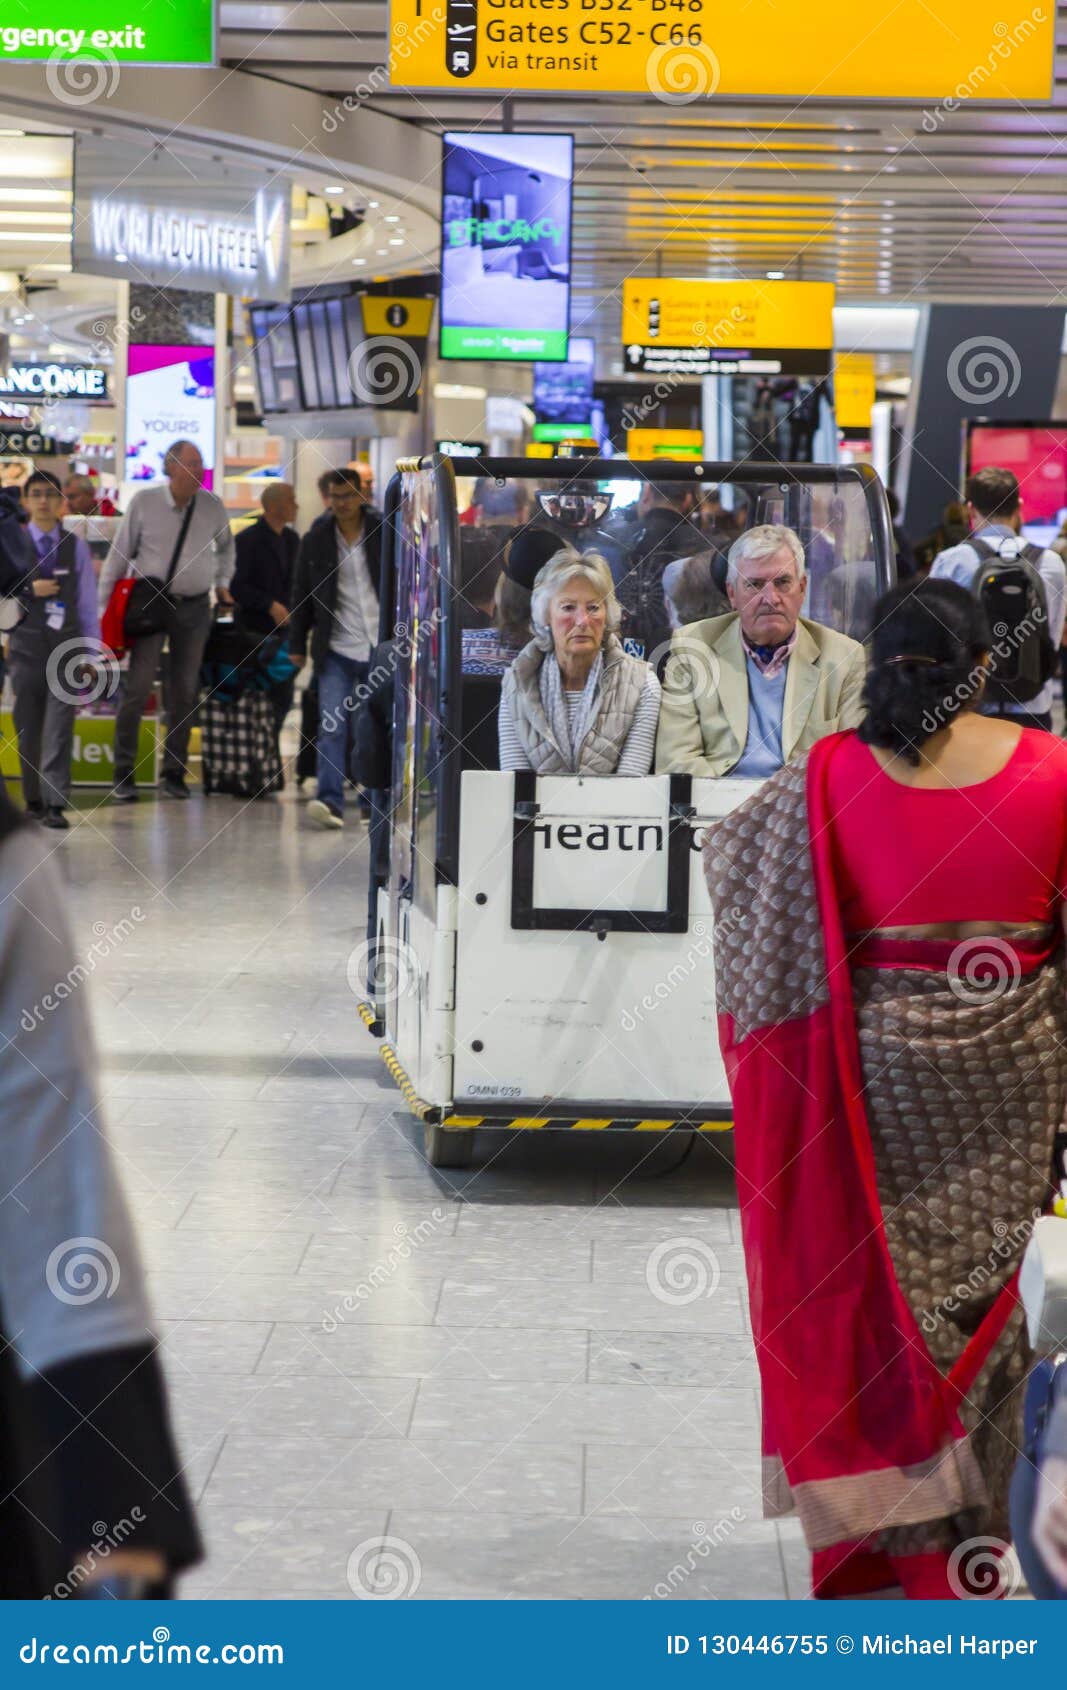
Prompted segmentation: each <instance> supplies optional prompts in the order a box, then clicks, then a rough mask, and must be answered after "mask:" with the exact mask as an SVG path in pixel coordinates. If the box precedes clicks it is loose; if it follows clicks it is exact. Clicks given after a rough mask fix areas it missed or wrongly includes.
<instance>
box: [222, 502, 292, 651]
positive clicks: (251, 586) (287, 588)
mask: <svg viewBox="0 0 1067 1690" xmlns="http://www.w3.org/2000/svg"><path fill="white" fill-rule="evenodd" d="M259 502H260V504H261V505H262V506H263V514H262V516H260V517H259V518H258V519H257V520H256V521H255V522H253V523H252V524H251V525H250V526H249V527H248V528H243V529H242V530H241V532H240V534H238V536H237V541H236V552H237V568H236V570H235V572H234V577H233V580H232V581H231V582H230V592H231V594H232V595H233V597H234V598H235V599H236V600H237V603H238V604H239V605H240V606H241V609H242V611H243V612H244V621H245V626H246V627H248V628H252V629H254V630H255V632H256V633H259V634H273V632H274V630H275V629H276V628H284V627H285V625H286V623H287V622H288V621H289V610H290V606H291V604H292V591H293V571H294V569H295V567H296V555H297V552H298V551H299V550H300V536H299V534H298V533H297V532H296V529H295V528H293V527H292V524H293V523H294V522H295V521H296V515H297V504H296V495H295V494H294V492H293V489H292V488H291V487H290V485H289V483H288V482H287V481H270V482H268V483H267V485H266V487H264V489H263V491H262V493H261V494H260V497H259Z"/></svg>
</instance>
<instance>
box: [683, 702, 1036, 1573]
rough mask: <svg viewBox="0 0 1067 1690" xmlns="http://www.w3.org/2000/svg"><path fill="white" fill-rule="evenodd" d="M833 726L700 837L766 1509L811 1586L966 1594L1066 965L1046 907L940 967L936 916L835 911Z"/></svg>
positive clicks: (998, 1509) (990, 1524)
mask: <svg viewBox="0 0 1067 1690" xmlns="http://www.w3.org/2000/svg"><path fill="white" fill-rule="evenodd" d="M839 739H840V736H837V735H834V736H832V737H830V738H828V739H825V740H822V741H820V742H819V743H818V744H817V745H816V746H815V747H814V748H813V750H812V751H811V752H810V753H809V755H808V756H807V757H806V758H804V759H801V760H798V761H797V762H795V763H793V764H790V765H789V766H788V767H787V768H785V769H783V770H781V772H780V773H778V774H777V775H775V776H774V777H773V778H772V779H771V780H769V781H768V782H767V783H766V785H765V786H764V787H762V788H761V789H760V791H759V792H758V793H757V794H756V795H755V796H754V797H753V798H751V799H750V800H748V802H747V803H745V804H743V805H742V806H741V807H740V809H738V810H736V811H735V812H734V813H733V814H732V815H730V816H729V817H727V818H726V819H725V820H724V821H722V822H719V823H716V824H715V825H714V826H713V827H712V828H710V829H709V830H708V837H707V842H706V845H705V871H706V874H707V879H708V885H709V888H710V891H711V896H712V901H713V904H714V906H715V909H716V928H715V974H716V992H717V999H718V1009H719V1034H720V1042H721V1045H722V1050H723V1054H724V1057H725V1061H726V1067H727V1073H728V1075H729V1078H730V1087H731V1092H732V1096H733V1102H734V1118H735V1126H736V1131H735V1143H736V1159H737V1178H738V1187H739V1194H740V1202H741V1216H742V1230H743V1236H744V1245H745V1257H746V1266H747V1273H748V1282H749V1299H750V1308H751V1315H752V1328H753V1335H754V1338H755V1342H756V1346H757V1353H758V1359H759V1366H760V1376H761V1382H762V1394H763V1462H764V1502H765V1513H766V1514H768V1515H769V1516H774V1515H781V1514H784V1513H788V1512H791V1511H793V1510H794V1509H795V1510H796V1512H797V1513H798V1515H799V1517H800V1520H801V1523H802V1526H803V1530H804V1534H805V1537H806V1540H807V1542H808V1545H809V1548H810V1549H811V1551H812V1554H813V1586H814V1591H815V1594H816V1595H822V1596H849V1595H859V1594H862V1593H864V1592H866V1591H870V1590H874V1589H877V1588H880V1587H883V1586H887V1585H893V1584H896V1583H902V1584H903V1585H904V1588H905V1590H906V1591H907V1592H908V1593H909V1594H921V1595H937V1596H951V1595H957V1596H959V1595H967V1594H978V1593H979V1591H978V1590H977V1589H972V1588H971V1586H970V1585H969V1583H968V1579H969V1577H970V1576H971V1575H970V1573H969V1563H968V1560H967V1557H968V1556H974V1557H976V1559H975V1560H974V1563H973V1565H974V1569H975V1570H974V1579H975V1581H976V1582H977V1583H980V1576H979V1573H978V1570H977V1569H978V1561H979V1560H980V1559H981V1557H982V1556H983V1555H984V1556H985V1560H986V1576H987V1577H988V1561H989V1555H988V1552H989V1550H990V1549H991V1548H992V1550H993V1553H994V1554H999V1553H1000V1552H1002V1550H1003V1548H1004V1547H1006V1541H1007V1536H1008V1522H1007V1485H1008V1479H1009V1477H1010V1473H1011V1468H1012V1465H1013V1463H1014V1459H1015V1456H1016V1453H1017V1445H1018V1444H1019V1442H1020V1441H1021V1439H1020V1435H1019V1432H1020V1428H1021V1421H1020V1386H1021V1384H1022V1382H1023V1380H1024V1378H1025V1375H1026V1372H1027V1368H1028V1365H1029V1361H1030V1356H1029V1351H1028V1347H1027V1343H1026V1337H1025V1329H1024V1326H1023V1321H1022V1311H1021V1309H1020V1307H1019V1305H1018V1301H1017V1297H1016V1291H1015V1279H1016V1270H1017V1268H1018V1263H1019V1259H1020V1256H1021V1254H1022V1251H1023V1249H1024V1248H1025V1245H1026V1240H1027V1238H1028V1236H1029V1232H1030V1227H1031V1225H1032V1221H1033V1216H1034V1214H1035V1213H1036V1212H1039V1211H1040V1210H1042V1209H1043V1208H1045V1207H1046V1205H1047V1202H1048V1198H1049V1195H1050V1186H1051V1168H1052V1150H1053V1141H1054V1136H1055V1133H1056V1130H1057V1128H1058V1127H1059V1125H1060V1123H1061V1121H1062V1119H1063V1115H1064V1103H1065V1100H1067V997H1065V981H1064V971H1063V965H1062V960H1061V957H1060V952H1059V946H1058V944H1057V942H1056V935H1055V934H1054V933H1053V932H1052V930H1051V928H1050V927H1049V928H1042V929H1041V930H1040V931H1038V930H1037V929H1036V928H1028V929H1025V930H1023V929H1020V930H1019V931H1018V932H1014V933H1012V935H1011V943H1010V946H1009V945H1008V944H1007V943H1006V942H1005V939H1004V938H1003V937H998V938H995V939H993V940H992V941H991V942H989V948H988V958H987V960H988V959H992V960H993V962H994V964H995V963H996V959H998V958H999V959H1000V962H1001V964H1002V966H1001V967H999V968H998V967H997V966H993V967H992V968H987V969H986V971H985V972H986V974H987V975H988V976H990V983H989V985H987V986H983V985H982V983H981V981H980V980H976V979H975V978H974V977H973V974H972V973H971V971H968V973H967V976H966V977H964V976H962V975H960V974H958V973H957V972H955V970H956V968H957V967H958V966H959V965H958V963H957V962H955V961H954V962H953V968H952V970H950V968H949V962H950V959H955V958H956V957H957V954H958V952H959V950H960V946H959V944H958V943H957V942H955V941H954V938H953V936H952V935H948V936H946V937H934V938H931V937H925V936H914V935H908V934H906V933H900V932H898V931H893V932H886V933H882V934H877V933H876V934H867V935H863V936H862V939H861V941H860V942H859V943H858V944H857V943H856V942H855V941H854V940H851V939H849V940H847V939H846V935H845V933H844V931H843V926H842V921H841V915H840V904H839V899H838V896H837V892H836V888H835V882H834V857H833V848H832V845H833V832H832V829H833V819H832V816H831V815H830V814H829V806H828V802H827V778H826V775H827V767H828V764H829V761H830V759H831V757H832V756H833V751H834V747H835V745H836V744H837V743H838V742H839ZM1005 958H1010V959H1011V966H1010V970H1009V968H1008V965H1007V962H1006V961H1005V960H1004V959H1005ZM978 972H979V973H981V972H982V970H981V969H979V970H978ZM1009 976H1010V977H1009ZM990 1540H995V1541H994V1542H993V1543H992V1544H991V1542H990ZM994 1583H995V1580H994Z"/></svg>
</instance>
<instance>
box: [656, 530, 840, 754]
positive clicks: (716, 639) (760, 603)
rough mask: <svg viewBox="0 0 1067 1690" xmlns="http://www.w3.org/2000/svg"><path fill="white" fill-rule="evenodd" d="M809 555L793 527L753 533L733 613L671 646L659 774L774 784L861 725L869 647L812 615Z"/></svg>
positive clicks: (741, 550)
mask: <svg viewBox="0 0 1067 1690" xmlns="http://www.w3.org/2000/svg"><path fill="white" fill-rule="evenodd" d="M806 585H807V577H806V575H805V571H804V548H803V547H802V546H801V543H800V540H799V539H798V537H797V535H796V534H795V533H794V532H793V530H792V529H791V528H786V527H783V526H782V525H781V524H779V523H767V524H763V525H761V526H760V527H756V528H749V529H748V530H746V532H745V533H744V534H742V535H741V536H740V538H739V539H737V540H735V541H734V543H733V545H732V546H731V547H730V553H729V560H728V573H727V579H726V594H727V597H728V599H729V601H730V604H731V606H732V609H731V610H730V612H729V613H728V614H727V615H725V616H712V617H710V618H709V619H708V620H707V621H706V622H693V623H691V624H690V625H689V626H688V627H686V628H683V629H681V630H680V631H679V632H678V633H677V634H675V636H674V638H673V640H672V641H671V653H670V657H669V658H668V660H667V668H666V673H665V675H664V680H663V698H662V700H661V704H660V719H659V735H658V737H657V741H656V772H657V773H658V774H690V775H712V776H718V775H726V774H730V775H745V776H749V777H751V778H753V779H763V778H764V777H766V776H767V775H771V774H773V773H774V772H775V770H776V769H780V768H781V767H782V765H783V763H788V762H789V760H790V758H792V757H795V756H797V755H799V754H800V753H801V752H804V751H808V750H809V749H810V748H811V746H813V745H814V744H815V741H816V740H818V739H823V738H825V736H826V735H827V734H832V733H836V732H838V731H839V730H840V729H843V728H855V727H858V725H859V723H860V720H861V718H862V715H863V708H862V703H861V695H862V692H863V680H864V673H865V660H864V654H863V647H862V646H861V645H859V644H858V643H857V641H855V640H850V639H849V638H847V636H846V635H844V634H838V633H835V632H834V631H833V629H831V628H824V627H823V626H822V625H821V624H820V623H818V622H808V621H806V620H805V619H804V618H803V617H802V616H801V614H800V608H801V605H802V604H803V602H804V589H805V587H806Z"/></svg>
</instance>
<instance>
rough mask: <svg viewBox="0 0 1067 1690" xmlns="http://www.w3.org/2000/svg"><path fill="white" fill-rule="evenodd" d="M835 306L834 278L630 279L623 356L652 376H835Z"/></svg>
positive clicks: (624, 302) (624, 311) (624, 299)
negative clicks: (832, 359)
mask: <svg viewBox="0 0 1067 1690" xmlns="http://www.w3.org/2000/svg"><path fill="white" fill-rule="evenodd" d="M833 307H834V289H833V284H832V283H831V282H767V281H759V282H755V281H753V282H733V281H731V282H709V281H700V280H692V281H689V280H687V279H686V278H684V277H681V276H667V277H658V278H656V279H655V280H650V279H648V278H645V277H641V278H629V279H628V280H626V281H624V283H623V293H622V344H623V360H624V363H625V366H626V368H627V369H628V370H638V371H644V372H646V373H648V374H652V375H693V376H700V375H746V374H747V375H798V376H824V375H829V373H830V355H831V354H830V349H831V347H832V346H833V338H834V323H833Z"/></svg>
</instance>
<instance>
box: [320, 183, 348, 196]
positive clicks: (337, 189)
mask: <svg viewBox="0 0 1067 1690" xmlns="http://www.w3.org/2000/svg"><path fill="white" fill-rule="evenodd" d="M322 191H323V193H324V194H343V193H344V191H345V188H344V183H343V182H327V184H326V186H325V187H324V188H323V190H322Z"/></svg>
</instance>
